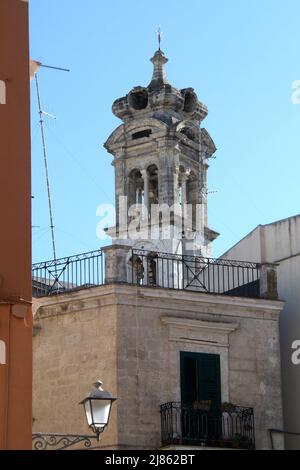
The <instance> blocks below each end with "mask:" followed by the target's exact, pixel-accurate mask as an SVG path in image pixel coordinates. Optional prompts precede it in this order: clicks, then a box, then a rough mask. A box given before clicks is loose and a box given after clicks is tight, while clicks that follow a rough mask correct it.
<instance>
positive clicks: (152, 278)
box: [131, 249, 260, 298]
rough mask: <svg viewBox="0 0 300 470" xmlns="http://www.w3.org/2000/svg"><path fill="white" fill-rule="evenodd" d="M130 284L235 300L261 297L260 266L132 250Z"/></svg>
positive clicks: (225, 260)
mask: <svg viewBox="0 0 300 470" xmlns="http://www.w3.org/2000/svg"><path fill="white" fill-rule="evenodd" d="M131 263H132V279H131V281H132V283H133V284H138V285H141V286H147V287H163V288H168V289H177V290H191V291H197V292H204V293H209V294H223V295H225V294H226V295H233V296H238V297H254V298H259V297H260V265H259V264H257V263H250V262H249V263H248V262H243V261H232V260H227V259H213V258H205V257H200V256H189V255H174V254H168V253H157V252H152V253H151V252H149V251H144V250H135V249H134V250H132V257H131Z"/></svg>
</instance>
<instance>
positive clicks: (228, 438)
mask: <svg viewBox="0 0 300 470" xmlns="http://www.w3.org/2000/svg"><path fill="white" fill-rule="evenodd" d="M228 405H229V404H228ZM160 413H161V440H162V446H178V445H181V446H182V445H185V446H201V447H216V448H231V449H254V448H255V438H254V415H253V409H252V408H245V407H241V406H234V405H230V406H228V407H227V409H226V408H224V409H223V411H222V410H220V411H214V412H213V411H207V410H205V409H199V408H198V407H197V406H195V405H194V406H192V405H191V406H188V405H183V404H181V403H177V402H170V403H165V404H163V405H161V407H160Z"/></svg>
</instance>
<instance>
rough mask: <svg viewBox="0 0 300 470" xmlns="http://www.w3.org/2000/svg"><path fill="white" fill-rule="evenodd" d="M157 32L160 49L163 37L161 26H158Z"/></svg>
mask: <svg viewBox="0 0 300 470" xmlns="http://www.w3.org/2000/svg"><path fill="white" fill-rule="evenodd" d="M156 33H157V39H158V50H159V51H160V45H161V38H162V31H161V29H160V26H159V27H158V30H157V31H156Z"/></svg>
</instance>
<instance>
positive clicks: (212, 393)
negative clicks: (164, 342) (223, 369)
mask: <svg viewBox="0 0 300 470" xmlns="http://www.w3.org/2000/svg"><path fill="white" fill-rule="evenodd" d="M180 375H181V401H182V403H185V404H189V405H191V404H193V403H194V402H195V401H207V400H210V401H211V409H216V408H218V407H219V405H220V402H221V374H220V356H219V355H218V354H205V353H190V352H181V353H180Z"/></svg>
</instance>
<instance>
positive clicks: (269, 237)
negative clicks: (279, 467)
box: [222, 215, 300, 449]
mask: <svg viewBox="0 0 300 470" xmlns="http://www.w3.org/2000/svg"><path fill="white" fill-rule="evenodd" d="M224 257H225V258H227V259H237V260H245V259H247V260H249V261H256V262H259V263H260V262H267V263H278V270H277V276H278V295H279V298H280V299H281V300H285V301H286V304H285V307H284V309H283V311H282V313H281V314H280V343H281V361H282V379H283V411H284V421H285V423H284V429H285V430H286V431H290V432H299V433H300V364H299V365H296V364H293V363H292V360H291V357H292V353H293V349H292V343H293V342H294V341H295V340H300V215H297V216H295V217H290V218H288V219H285V220H280V221H278V222H274V223H272V224H269V225H264V226H262V225H260V226H258V227H257V228H255V229H254V230H253V231H252V232H251V233H250V234H248V235H247V236H246V237H245V238H243V239H242V240H241V241H240V242H238V243H237V244H236V245H234V246H233V247H232V248H231V249H230V250H228V251H227V252H226V253H225V254H224V255H223V256H222V258H224ZM286 446H287V448H294V449H300V436H299V437H292V436H289V437H287V438H286Z"/></svg>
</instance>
